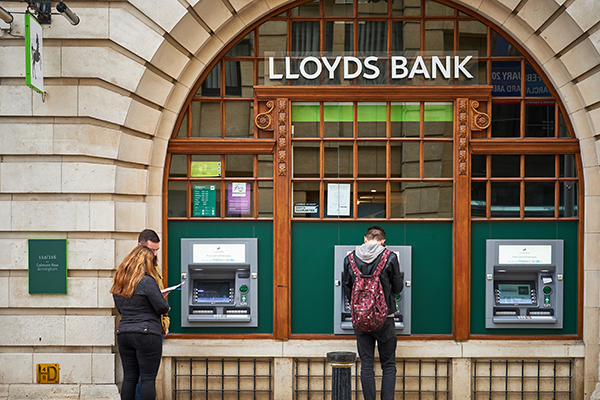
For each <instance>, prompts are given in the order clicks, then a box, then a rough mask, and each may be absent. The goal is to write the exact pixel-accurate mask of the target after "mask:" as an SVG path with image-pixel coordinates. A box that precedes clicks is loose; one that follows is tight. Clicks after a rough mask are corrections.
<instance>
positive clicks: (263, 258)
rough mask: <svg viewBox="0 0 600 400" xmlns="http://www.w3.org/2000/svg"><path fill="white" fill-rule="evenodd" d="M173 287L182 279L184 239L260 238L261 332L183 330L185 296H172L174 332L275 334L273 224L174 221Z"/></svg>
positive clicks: (170, 242) (171, 225) (170, 244)
mask: <svg viewBox="0 0 600 400" xmlns="http://www.w3.org/2000/svg"><path fill="white" fill-rule="evenodd" d="M168 232H169V235H168V243H167V245H168V249H169V253H168V254H169V263H168V265H169V272H168V277H169V284H170V285H173V284H175V283H179V281H180V279H181V278H180V277H181V275H180V274H181V270H180V266H181V239H182V238H257V239H258V290H259V293H258V327H257V328H228V327H224V328H182V327H181V292H180V291H174V292H171V294H170V295H169V298H168V300H169V304H170V305H171V311H170V312H169V317H170V318H171V328H170V331H171V332H173V333H273V223H272V222H271V221H268V222H267V221H265V222H254V221H249V222H246V221H240V222H235V221H232V222H230V221H207V222H203V221H171V222H169V224H168Z"/></svg>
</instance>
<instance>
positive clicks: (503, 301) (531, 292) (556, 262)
mask: <svg viewBox="0 0 600 400" xmlns="http://www.w3.org/2000/svg"><path fill="white" fill-rule="evenodd" d="M563 270H564V256H563V241H562V240H487V241H486V285H485V293H486V298H485V313H486V318H485V327H486V328H487V329H505V328H512V329H515V328H516V329H526V328H527V329H531V328H534V329H562V327H563V278H564V274H563Z"/></svg>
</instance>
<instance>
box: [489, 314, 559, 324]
mask: <svg viewBox="0 0 600 400" xmlns="http://www.w3.org/2000/svg"><path fill="white" fill-rule="evenodd" d="M493 321H494V323H495V324H555V323H556V318H555V317H531V316H524V315H523V316H518V317H494V318H493Z"/></svg>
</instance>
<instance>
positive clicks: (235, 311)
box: [224, 307, 250, 315]
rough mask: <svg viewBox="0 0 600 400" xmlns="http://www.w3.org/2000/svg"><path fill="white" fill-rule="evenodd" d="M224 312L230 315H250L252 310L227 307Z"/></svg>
mask: <svg viewBox="0 0 600 400" xmlns="http://www.w3.org/2000/svg"><path fill="white" fill-rule="evenodd" d="M224 312H225V314H228V315H249V314H250V309H249V308H248V307H226V308H225V310H224Z"/></svg>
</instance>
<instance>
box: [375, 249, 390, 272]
mask: <svg viewBox="0 0 600 400" xmlns="http://www.w3.org/2000/svg"><path fill="white" fill-rule="evenodd" d="M390 253H391V251H390V250H389V249H385V250H383V254H382V255H381V259H380V260H379V264H378V265H377V268H376V269H375V272H374V273H373V276H376V277H379V274H381V271H383V268H385V263H386V262H387V259H388V257H389V256H390Z"/></svg>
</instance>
